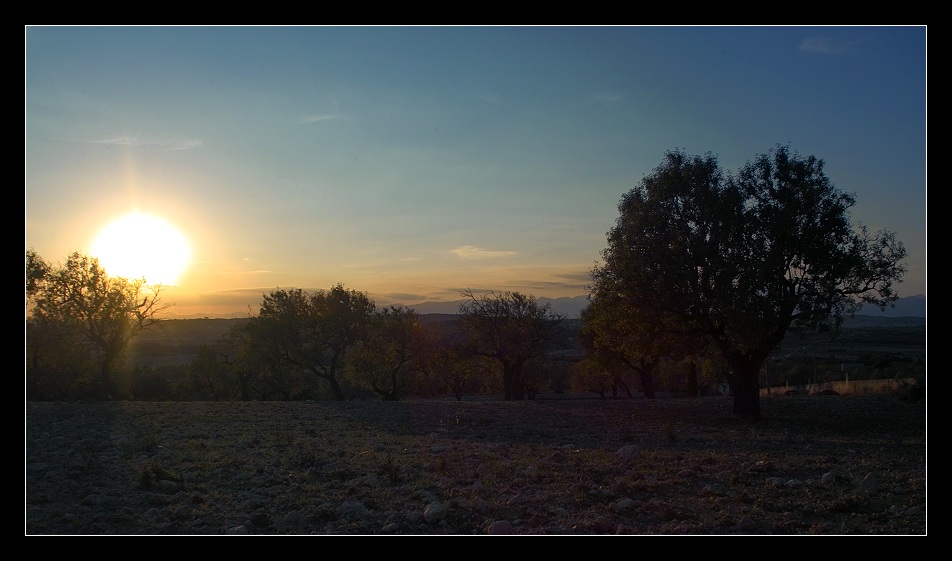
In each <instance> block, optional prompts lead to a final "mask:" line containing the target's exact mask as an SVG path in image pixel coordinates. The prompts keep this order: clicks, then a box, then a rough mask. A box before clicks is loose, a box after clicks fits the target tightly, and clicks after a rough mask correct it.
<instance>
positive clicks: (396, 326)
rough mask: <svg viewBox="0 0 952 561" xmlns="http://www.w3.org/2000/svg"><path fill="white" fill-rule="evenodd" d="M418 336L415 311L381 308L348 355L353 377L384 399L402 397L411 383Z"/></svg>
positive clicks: (391, 399) (400, 308)
mask: <svg viewBox="0 0 952 561" xmlns="http://www.w3.org/2000/svg"><path fill="white" fill-rule="evenodd" d="M419 337H420V324H419V322H418V318H417V314H416V312H415V311H413V310H411V309H409V308H403V307H397V306H390V307H389V308H384V309H382V310H379V311H378V312H376V313H375V314H374V315H373V317H372V318H371V320H370V323H369V325H368V329H367V333H366V335H365V336H364V338H363V339H362V340H360V341H359V342H358V344H357V347H356V348H355V349H354V352H353V353H351V355H350V357H349V359H348V362H349V367H350V369H351V371H352V373H353V375H354V377H355V378H356V379H357V380H358V381H359V382H363V383H365V384H367V385H369V386H370V388H371V389H372V390H373V391H374V393H376V394H377V395H378V396H380V398H381V399H382V400H384V401H397V400H399V399H400V398H401V397H402V396H404V395H405V394H406V393H407V391H408V389H409V387H410V379H409V378H410V375H411V372H412V370H413V365H414V360H413V359H414V354H415V353H414V351H415V350H416V349H417V348H418V346H417V342H416V341H417V339H418V338H419Z"/></svg>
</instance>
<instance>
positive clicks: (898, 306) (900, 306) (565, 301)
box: [408, 294, 926, 319]
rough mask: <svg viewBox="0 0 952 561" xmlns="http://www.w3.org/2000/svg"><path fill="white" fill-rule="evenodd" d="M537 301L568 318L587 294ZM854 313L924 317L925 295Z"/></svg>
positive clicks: (431, 310)
mask: <svg viewBox="0 0 952 561" xmlns="http://www.w3.org/2000/svg"><path fill="white" fill-rule="evenodd" d="M538 300H539V303H541V304H549V305H550V306H551V309H552V311H553V312H555V313H557V314H561V315H563V316H565V317H567V318H569V319H576V318H579V317H580V316H581V313H582V310H583V309H585V306H587V305H588V296H584V295H583V296H575V297H572V298H568V297H565V298H539V299H538ZM464 302H466V300H453V301H450V302H423V303H422V304H414V305H412V306H408V307H409V308H413V309H414V310H416V312H417V313H418V314H458V313H459V305H460V304H461V303H464ZM856 315H858V316H859V315H863V316H874V317H889V318H899V317H923V318H924V317H926V297H925V296H924V295H922V294H919V295H916V296H907V297H905V298H900V299H899V300H896V302H895V306H894V307H887V308H886V309H885V310H884V311H880V310H879V308H876V307H874V306H864V307H863V308H861V309H860V311H859V312H857V314H856Z"/></svg>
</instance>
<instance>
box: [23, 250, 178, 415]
mask: <svg viewBox="0 0 952 561" xmlns="http://www.w3.org/2000/svg"><path fill="white" fill-rule="evenodd" d="M25 284H26V297H27V307H28V319H27V334H28V337H27V351H28V356H31V357H33V358H34V360H33V363H32V364H30V365H29V366H30V367H32V368H34V370H37V369H42V368H43V365H44V363H49V362H52V361H55V360H56V357H53V356H51V354H60V353H63V352H68V353H70V355H71V357H73V358H78V356H77V352H78V353H79V354H85V355H87V356H92V357H93V359H94V360H95V362H96V364H97V367H98V370H99V376H98V380H96V381H95V385H96V386H97V388H96V391H97V392H98V393H99V395H100V396H102V397H116V392H117V391H118V388H117V387H116V384H115V380H113V378H112V370H113V368H114V366H115V365H116V363H117V362H118V361H119V359H120V358H121V357H122V354H123V352H124V351H125V350H126V347H127V346H128V345H129V343H130V342H131V341H132V339H133V338H135V336H136V335H137V334H138V333H139V332H140V331H142V330H143V329H145V328H147V327H149V326H150V325H153V324H155V323H157V322H158V321H159V319H158V318H157V317H156V316H157V314H158V313H159V312H161V311H162V310H165V309H166V308H168V307H169V306H168V305H165V304H162V302H161V298H160V293H161V291H162V287H161V286H151V287H150V286H147V285H146V284H145V280H144V279H126V278H124V277H112V276H110V275H109V274H108V273H107V272H106V270H105V269H104V268H103V267H102V266H101V265H100V264H99V260H98V259H96V258H93V257H89V256H86V255H82V254H80V253H78V252H74V253H72V254H70V255H69V257H67V259H66V262H65V263H64V264H62V265H56V264H51V263H48V262H46V261H45V260H44V259H43V258H42V257H40V255H38V254H37V253H36V252H35V251H33V250H32V249H31V250H29V251H27V253H26V266H25ZM39 357H43V359H42V361H41V360H40V358H39Z"/></svg>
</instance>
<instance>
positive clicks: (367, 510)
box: [25, 395, 927, 535]
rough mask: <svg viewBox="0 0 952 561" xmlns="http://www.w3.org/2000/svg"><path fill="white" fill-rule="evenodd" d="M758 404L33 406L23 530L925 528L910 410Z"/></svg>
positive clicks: (920, 433)
mask: <svg viewBox="0 0 952 561" xmlns="http://www.w3.org/2000/svg"><path fill="white" fill-rule="evenodd" d="M762 405H763V419H762V420H760V421H756V422H749V421H743V420H740V419H738V418H736V417H734V416H733V415H732V414H731V401H730V399H729V398H725V397H708V398H699V399H674V398H666V399H657V400H643V399H636V400H596V399H561V400H541V401H535V402H529V401H526V402H503V401H490V400H480V401H463V402H455V401H439V400H437V401H422V400H412V401H403V402H388V403H385V402H370V401H368V402H307V403H304V402H229V403H213V402H172V403H151V402H114V403H32V402H31V403H27V404H26V407H25V409H26V411H25V414H26V431H25V432H26V442H25V448H26V461H25V464H26V465H25V471H26V493H25V495H26V505H25V518H26V520H25V532H26V534H29V535H47V534H69V535H75V534H150V535H168V534H229V533H248V534H280V535H289V534H348V535H355V534H357V535H368V534H373V535H377V534H391V535H392V534H417V535H432V534H455V535H466V534H487V533H495V532H498V531H503V532H506V533H514V534H536V535H538V534H635V535H647V534H653V535H654V534H691V535H711V534H783V535H789V534H825V535H840V534H864V535H866V534H880V535H883V534H885V535H925V534H926V527H927V525H926V522H927V519H926V401H925V400H918V401H908V400H903V399H901V398H900V397H898V396H894V395H890V396H837V395H812V396H806V395H797V396H773V397H767V398H764V399H763V400H762ZM626 447H627V448H626ZM620 451H623V452H626V453H627V454H625V453H623V454H620V453H619V452H620ZM494 522H497V524H496V525H494V526H492V528H491V525H492V524H493V523H494Z"/></svg>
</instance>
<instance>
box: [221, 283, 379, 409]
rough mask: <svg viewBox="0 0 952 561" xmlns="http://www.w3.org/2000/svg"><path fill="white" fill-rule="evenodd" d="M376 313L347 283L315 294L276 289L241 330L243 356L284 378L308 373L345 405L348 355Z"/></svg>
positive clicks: (369, 302) (369, 303) (368, 299)
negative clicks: (343, 377) (343, 385)
mask: <svg viewBox="0 0 952 561" xmlns="http://www.w3.org/2000/svg"><path fill="white" fill-rule="evenodd" d="M375 311H376V307H375V305H374V302H373V300H371V299H370V298H369V297H368V296H367V295H366V294H365V293H363V292H358V291H356V290H350V289H347V288H345V287H344V286H343V285H342V284H337V285H335V286H334V287H332V288H331V289H330V290H319V291H317V292H315V293H308V292H306V291H304V290H301V289H291V290H273V291H272V292H271V293H269V294H266V295H265V296H264V300H263V301H262V303H261V308H260V310H259V312H258V314H257V315H255V316H253V317H251V318H249V319H250V321H248V322H246V323H245V324H243V325H241V326H240V327H239V329H240V330H242V331H243V332H244V333H243V334H242V337H240V339H241V340H242V341H243V343H242V346H243V347H244V353H243V356H245V357H246V358H245V360H249V359H251V358H254V359H255V360H256V361H259V362H261V363H263V364H266V365H270V366H271V367H273V368H276V369H280V371H281V372H282V374H283V377H284V378H288V377H292V378H293V375H294V374H303V375H307V376H313V377H315V378H317V379H319V380H323V381H326V382H327V383H328V384H329V385H330V389H331V392H332V393H333V395H334V398H335V399H337V400H339V401H343V400H344V399H345V395H344V391H343V389H342V388H341V385H340V375H341V374H342V372H343V369H344V367H345V365H346V359H347V353H348V352H349V351H350V350H351V349H352V348H353V347H354V346H355V345H356V344H357V343H358V341H360V340H361V339H362V338H363V337H364V335H365V333H366V330H367V327H368V324H369V322H370V320H371V318H372V317H373V315H374V313H375ZM292 391H299V390H292Z"/></svg>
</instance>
